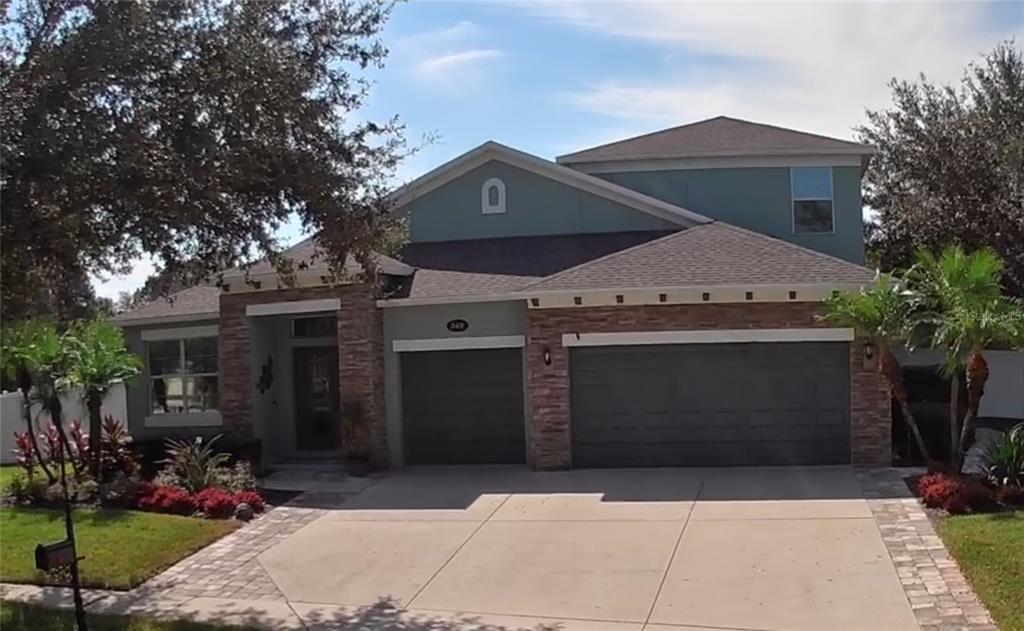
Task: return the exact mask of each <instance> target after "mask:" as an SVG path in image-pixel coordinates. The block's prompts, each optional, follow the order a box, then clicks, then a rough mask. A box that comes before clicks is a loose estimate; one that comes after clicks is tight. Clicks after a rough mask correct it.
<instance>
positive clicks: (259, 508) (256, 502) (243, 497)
mask: <svg viewBox="0 0 1024 631" xmlns="http://www.w3.org/2000/svg"><path fill="white" fill-rule="evenodd" d="M235 503H236V504H248V505H249V506H250V507H251V508H252V510H253V512H255V513H262V512H263V511H264V510H266V508H267V506H266V503H264V501H263V496H262V495H260V494H259V492H258V491H239V492H238V493H235Z"/></svg>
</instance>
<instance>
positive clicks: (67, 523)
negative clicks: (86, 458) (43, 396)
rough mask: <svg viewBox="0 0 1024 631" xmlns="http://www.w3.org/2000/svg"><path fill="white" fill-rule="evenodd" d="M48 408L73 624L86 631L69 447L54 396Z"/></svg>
mask: <svg viewBox="0 0 1024 631" xmlns="http://www.w3.org/2000/svg"><path fill="white" fill-rule="evenodd" d="M48 407H49V408H50V419H51V420H52V421H53V424H54V425H56V426H57V433H58V435H59V436H60V449H58V450H57V452H58V453H59V454H60V486H61V489H62V490H63V492H64V531H65V533H66V534H67V538H68V541H69V542H71V593H72V596H73V599H74V602H75V623H76V626H77V627H78V631H88V629H89V627H88V625H87V624H86V621H85V602H84V601H83V600H82V582H81V577H80V576H79V573H78V546H77V545H76V544H75V520H74V517H73V516H72V514H71V495H70V494H69V493H68V477H67V471H65V463H66V462H67V460H68V459H69V458H70V456H71V445H70V444H69V443H68V436H67V434H66V433H65V432H64V419H63V413H62V410H61V404H60V400H59V399H58V398H57V397H56V396H54V397H52V398H51V400H50V403H49V405H48Z"/></svg>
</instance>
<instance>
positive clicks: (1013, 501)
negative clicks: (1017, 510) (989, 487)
mask: <svg viewBox="0 0 1024 631" xmlns="http://www.w3.org/2000/svg"><path fill="white" fill-rule="evenodd" d="M996 499H998V500H999V501H1000V502H1002V503H1003V504H1006V505H1007V506H1024V487H1021V486H1017V485H1016V484H1007V485H1005V486H1001V487H999V488H998V489H996Z"/></svg>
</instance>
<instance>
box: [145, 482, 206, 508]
mask: <svg viewBox="0 0 1024 631" xmlns="http://www.w3.org/2000/svg"><path fill="white" fill-rule="evenodd" d="M138 506H139V510H144V511H152V512H155V513H173V514H175V515H191V514H192V513H194V512H195V511H196V508H197V504H196V500H195V498H193V497H192V496H191V495H190V494H189V492H188V491H186V490H184V489H179V488H177V487H174V486H157V485H151V484H149V485H144V487H143V488H142V489H141V491H140V492H139V496H138Z"/></svg>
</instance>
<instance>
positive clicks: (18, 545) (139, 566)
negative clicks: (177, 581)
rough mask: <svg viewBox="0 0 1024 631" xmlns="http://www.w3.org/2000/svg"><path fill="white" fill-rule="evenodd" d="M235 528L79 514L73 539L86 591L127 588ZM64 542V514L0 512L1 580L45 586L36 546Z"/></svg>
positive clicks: (121, 514) (148, 516)
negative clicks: (76, 547)
mask: <svg viewBox="0 0 1024 631" xmlns="http://www.w3.org/2000/svg"><path fill="white" fill-rule="evenodd" d="M235 527H236V524H235V523H234V522H231V521H214V520H205V519H195V518H192V517H179V516H177V515H162V514H158V513H143V512H138V511H125V510H90V509H77V510H75V538H76V540H77V542H78V551H79V552H78V553H79V555H80V556H84V557H85V559H84V560H82V562H81V565H80V568H81V575H82V584H83V585H85V586H87V587H101V588H107V589H128V588H130V587H133V586H135V585H138V584H139V583H141V582H142V581H144V580H146V579H148V578H150V577H152V576H153V575H155V574H157V573H158V572H160V571H161V570H163V569H165V568H167V567H170V566H171V565H173V564H174V563H175V562H177V561H178V560H180V559H182V558H184V557H186V556H188V555H189V554H191V553H192V552H195V551H196V550H198V549H200V548H202V547H204V546H206V545H208V544H209V543H211V542H213V541H215V540H216V539H219V538H220V537H222V536H224V535H225V534H227V533H229V532H231V531H232V530H234V528H235ZM62 539H64V518H63V512H62V511H60V510H55V509H45V508H3V509H0V581H3V582H9V583H36V584H45V583H46V582H47V581H46V575H45V574H42V573H40V572H37V571H36V570H35V555H34V551H35V547H36V544H38V543H52V542H55V541H60V540H62Z"/></svg>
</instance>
